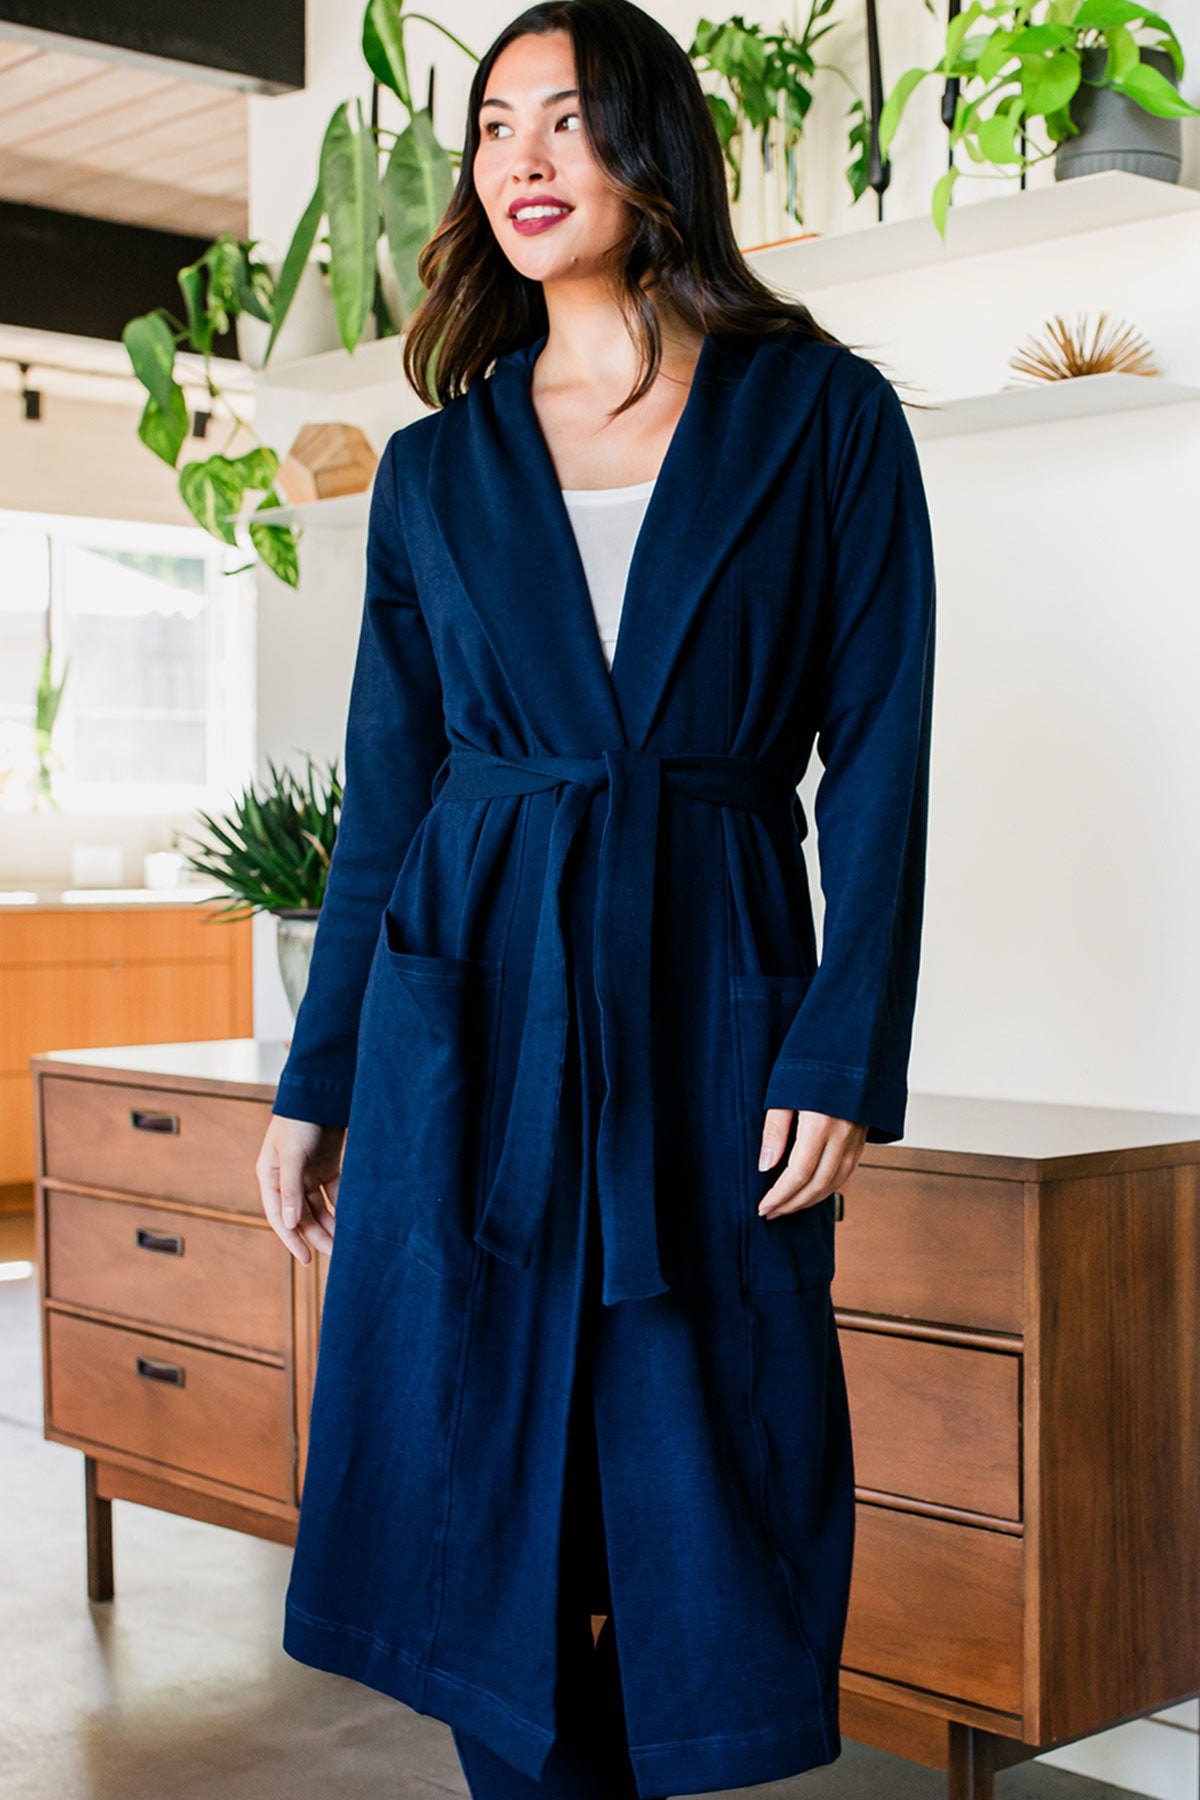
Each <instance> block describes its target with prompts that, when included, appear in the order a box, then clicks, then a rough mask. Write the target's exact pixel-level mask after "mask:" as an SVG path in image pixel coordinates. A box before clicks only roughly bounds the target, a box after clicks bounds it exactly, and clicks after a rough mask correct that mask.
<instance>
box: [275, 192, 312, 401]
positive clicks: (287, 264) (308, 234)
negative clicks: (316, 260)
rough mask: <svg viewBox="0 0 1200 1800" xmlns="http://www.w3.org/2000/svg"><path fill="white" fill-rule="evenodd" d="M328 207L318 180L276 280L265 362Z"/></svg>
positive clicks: (285, 316)
mask: <svg viewBox="0 0 1200 1800" xmlns="http://www.w3.org/2000/svg"><path fill="white" fill-rule="evenodd" d="M324 211H325V202H324V196H323V195H322V193H321V184H320V182H319V181H318V183H317V190H316V193H315V194H314V195H313V197H312V199H311V200H310V201H309V203H308V205H307V206H306V207H305V209H304V212H303V215H302V217H301V219H300V223H299V224H298V225H297V227H296V229H295V231H294V232H293V233H292V241H291V243H290V244H289V245H288V252H287V255H286V256H285V257H284V259H283V267H282V269H280V271H279V280H278V281H277V282H276V284H275V294H274V298H273V299H272V301H271V332H270V336H269V337H268V338H267V347H266V350H265V351H264V352H263V366H264V367H265V366H266V364H267V363H268V362H269V361H270V360H271V352H272V350H273V349H274V348H275V339H276V338H277V337H278V336H279V328H280V326H281V325H282V324H283V321H284V320H285V319H286V318H287V314H288V308H289V306H290V305H291V304H292V301H293V300H294V299H295V298H296V289H297V288H298V287H299V286H300V277H301V276H302V275H303V273H304V270H305V268H306V266H307V263H308V259H309V256H310V255H311V253H312V247H313V244H314V243H315V242H316V237H317V227H318V225H319V224H320V223H321V218H322V215H323V214H324Z"/></svg>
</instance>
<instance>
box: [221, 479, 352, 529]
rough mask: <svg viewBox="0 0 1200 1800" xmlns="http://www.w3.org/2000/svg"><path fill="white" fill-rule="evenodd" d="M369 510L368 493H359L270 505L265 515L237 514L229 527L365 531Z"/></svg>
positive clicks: (254, 513) (257, 513) (255, 513)
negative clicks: (291, 526) (323, 527)
mask: <svg viewBox="0 0 1200 1800" xmlns="http://www.w3.org/2000/svg"><path fill="white" fill-rule="evenodd" d="M370 510H371V490H370V489H369V488H368V489H367V490H366V491H365V492H364V493H361V494H335V495H334V497H333V499H332V500H305V501H298V502H296V503H295V504H293V505H290V506H273V507H272V508H271V509H270V511H269V512H265V513H261V512H248V513H237V514H235V515H234V516H233V517H232V518H231V519H230V524H231V525H249V524H250V523H251V522H252V521H253V523H254V524H256V525H268V524H269V525H328V526H333V527H334V528H335V529H336V530H339V531H358V530H360V529H365V527H366V523H367V515H368V513H369V512H370Z"/></svg>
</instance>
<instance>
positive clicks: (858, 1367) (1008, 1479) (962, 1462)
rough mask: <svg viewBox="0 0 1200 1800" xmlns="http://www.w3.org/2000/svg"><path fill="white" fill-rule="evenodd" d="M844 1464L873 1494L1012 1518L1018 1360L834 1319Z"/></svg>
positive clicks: (1016, 1489) (1017, 1458)
mask: <svg viewBox="0 0 1200 1800" xmlns="http://www.w3.org/2000/svg"><path fill="white" fill-rule="evenodd" d="M838 1342H839V1344H840V1346H841V1351H842V1361H843V1363H844V1365H845V1369H846V1382H847V1386H848V1387H849V1390H850V1410H851V1415H852V1419H853V1428H854V1471H855V1479H856V1480H857V1483H858V1485H859V1487H862V1488H871V1489H873V1490H874V1491H875V1492H877V1493H886V1494H898V1495H903V1496H905V1497H906V1498H908V1499H913V1500H928V1501H931V1502H932V1503H933V1504H935V1505H937V1506H953V1507H961V1508H965V1509H967V1510H968V1511H971V1512H978V1513H986V1514H988V1515H990V1516H991V1517H993V1518H997V1519H1012V1520H1019V1519H1020V1517H1021V1359H1020V1357H1019V1356H1016V1355H1013V1354H1012V1353H1011V1352H1010V1353H1008V1354H1005V1353H1004V1352H1001V1351H997V1350H971V1349H966V1348H963V1347H962V1346H961V1345H958V1344H938V1343H930V1342H928V1341H927V1340H925V1339H922V1338H906V1337H900V1336H898V1335H896V1334H895V1333H893V1332H884V1331H860V1330H854V1329H853V1328H851V1327H847V1326H843V1327H842V1329H841V1331H840V1334H839V1338H838Z"/></svg>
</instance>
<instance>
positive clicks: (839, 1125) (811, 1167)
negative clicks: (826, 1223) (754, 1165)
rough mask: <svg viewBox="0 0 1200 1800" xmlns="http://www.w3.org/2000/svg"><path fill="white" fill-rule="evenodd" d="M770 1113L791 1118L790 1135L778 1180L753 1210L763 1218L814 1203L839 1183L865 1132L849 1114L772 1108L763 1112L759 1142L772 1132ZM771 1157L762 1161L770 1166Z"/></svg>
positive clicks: (843, 1180)
mask: <svg viewBox="0 0 1200 1800" xmlns="http://www.w3.org/2000/svg"><path fill="white" fill-rule="evenodd" d="M773 1117H774V1118H776V1119H778V1118H779V1117H783V1118H785V1119H788V1120H790V1119H792V1118H794V1119H795V1120H796V1136H795V1141H794V1143H793V1145H792V1152H791V1155H790V1156H789V1157H788V1161H787V1166H786V1168H784V1169H782V1170H781V1171H780V1174H779V1178H778V1180H777V1181H776V1182H775V1183H774V1185H773V1186H772V1187H771V1188H770V1189H769V1190H768V1192H767V1193H765V1194H764V1195H763V1197H762V1199H761V1200H760V1202H759V1206H758V1210H759V1213H760V1215H761V1216H762V1217H763V1218H765V1219H770V1218H775V1217H777V1216H778V1215H779V1214H781V1213H791V1212H798V1211H799V1210H800V1209H801V1208H802V1207H805V1206H815V1205H816V1204H817V1203H818V1202H819V1201H821V1200H824V1199H825V1198H826V1197H827V1196H828V1195H829V1194H831V1193H833V1192H834V1191H835V1189H837V1188H840V1187H842V1186H843V1185H844V1184H845V1183H846V1182H848V1181H849V1179H850V1177H851V1175H852V1174H853V1173H854V1170H855V1167H856V1166H857V1163H858V1159H859V1157H860V1156H861V1155H862V1151H863V1146H864V1144H865V1143H866V1135H867V1128H866V1126H865V1125H862V1124H858V1123H856V1122H855V1121H854V1120H852V1119H833V1118H830V1117H828V1116H827V1115H826V1114H825V1113H814V1112H799V1113H785V1112H782V1111H781V1109H775V1111H774V1114H772V1113H771V1112H768V1113H767V1116H766V1122H765V1123H764V1127H763V1137H764V1142H765V1141H766V1140H767V1138H768V1134H769V1133H770V1132H771V1131H772V1129H775V1130H776V1131H777V1127H775V1128H773V1127H772V1126H771V1123H770V1122H771V1120H772V1118H773ZM771 1142H772V1143H773V1144H774V1143H775V1142H777V1137H772V1138H771ZM777 1160H778V1156H777V1155H776V1156H775V1157H773V1158H772V1159H771V1161H770V1162H769V1163H768V1164H767V1165H766V1166H768V1167H771V1166H773V1164H774V1162H775V1161H777Z"/></svg>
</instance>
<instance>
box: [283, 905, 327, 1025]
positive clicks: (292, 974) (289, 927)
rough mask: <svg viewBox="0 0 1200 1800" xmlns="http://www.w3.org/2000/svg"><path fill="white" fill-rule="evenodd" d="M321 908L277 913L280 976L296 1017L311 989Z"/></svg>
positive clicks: (305, 908) (304, 908)
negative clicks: (310, 983) (310, 971)
mask: <svg viewBox="0 0 1200 1800" xmlns="http://www.w3.org/2000/svg"><path fill="white" fill-rule="evenodd" d="M320 916H321V909H320V907H302V908H298V909H296V910H292V911H288V912H278V913H276V914H275V919H276V927H275V948H276V952H277V954H278V956H279V973H280V975H281V976H282V978H283V991H284V993H285V994H286V995H287V997H288V1005H289V1006H290V1007H291V1009H292V1017H293V1018H295V1016H296V1014H297V1013H298V1012H299V1010H300V1002H301V1000H303V998H304V990H305V988H306V987H307V986H308V970H309V965H310V963H311V961H312V947H313V939H314V937H315V936H316V933H317V920H318V919H319V918H320Z"/></svg>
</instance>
